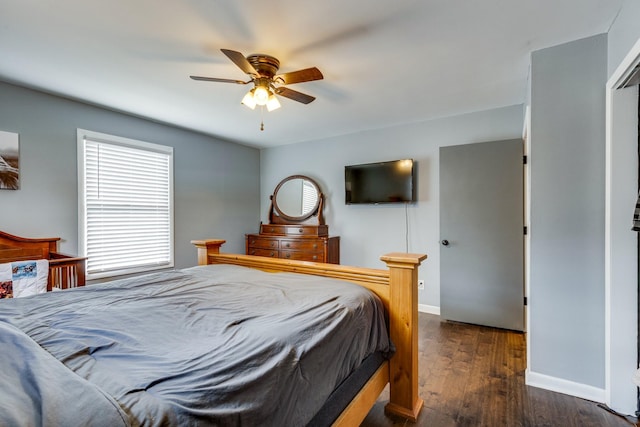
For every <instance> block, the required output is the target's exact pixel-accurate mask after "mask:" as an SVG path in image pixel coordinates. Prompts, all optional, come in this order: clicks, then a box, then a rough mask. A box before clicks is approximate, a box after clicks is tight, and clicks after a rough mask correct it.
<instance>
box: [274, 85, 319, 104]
mask: <svg viewBox="0 0 640 427" xmlns="http://www.w3.org/2000/svg"><path fill="white" fill-rule="evenodd" d="M276 94H278V95H282V96H284V97H285V98H289V99H293V100H294V101H298V102H302V103H303V104H308V103H310V102H311V101H313V100H314V99H316V98H315V97H313V96H311V95H307V94H305V93H302V92H298V91H296V90H292V89H289V88H287V87H279V88H276Z"/></svg>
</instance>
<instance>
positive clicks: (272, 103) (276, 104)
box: [267, 93, 280, 111]
mask: <svg viewBox="0 0 640 427" xmlns="http://www.w3.org/2000/svg"><path fill="white" fill-rule="evenodd" d="M278 108H280V101H278V98H276V96H275V95H274V94H273V93H272V94H270V95H269V100H268V101H267V111H273V110H277V109H278Z"/></svg>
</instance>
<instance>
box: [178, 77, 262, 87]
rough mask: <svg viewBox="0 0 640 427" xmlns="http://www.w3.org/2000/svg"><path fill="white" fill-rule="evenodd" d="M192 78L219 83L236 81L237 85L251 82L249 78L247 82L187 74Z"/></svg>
mask: <svg viewBox="0 0 640 427" xmlns="http://www.w3.org/2000/svg"><path fill="white" fill-rule="evenodd" d="M189 77H191V78H192V79H193V80H200V81H203V82H220V83H237V84H239V85H246V84H247V83H251V80H249V81H248V82H243V81H242V80H233V79H219V78H217V77H201V76H189Z"/></svg>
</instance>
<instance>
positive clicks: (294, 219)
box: [269, 175, 324, 224]
mask: <svg viewBox="0 0 640 427" xmlns="http://www.w3.org/2000/svg"><path fill="white" fill-rule="evenodd" d="M294 179H302V180H306V181H308V182H310V183H311V184H312V185H313V187H314V188H315V190H316V194H317V195H318V198H317V200H316V204H315V205H314V207H313V208H312V209H311V210H310V211H309V212H308V213H306V214H303V215H300V216H291V215H287V214H286V213H285V212H283V211H282V210H281V209H280V207H279V206H278V191H280V189H281V188H282V186H283V185H284V184H286V183H287V182H289V181H293V180H294ZM270 198H271V210H270V213H269V221H270V222H271V223H272V224H302V223H305V222H308V221H309V220H310V219H311V218H312V217H318V224H324V219H323V217H322V204H323V198H324V195H323V194H322V191H321V190H320V186H319V185H318V183H317V182H315V181H314V180H313V179H311V178H309V177H308V176H306V175H291V176H288V177H286V178H284V179H283V180H282V181H280V182H279V183H278V185H277V186H276V188H275V190H273V194H272V195H271V197H270ZM274 211H275V212H274ZM283 220H284V221H283Z"/></svg>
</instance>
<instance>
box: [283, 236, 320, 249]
mask: <svg viewBox="0 0 640 427" xmlns="http://www.w3.org/2000/svg"><path fill="white" fill-rule="evenodd" d="M323 246H324V245H323V243H322V240H319V239H282V240H280V249H292V250H299V251H310V252H315V251H321V250H322V248H323Z"/></svg>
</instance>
